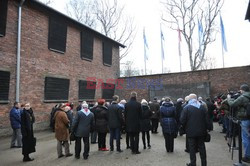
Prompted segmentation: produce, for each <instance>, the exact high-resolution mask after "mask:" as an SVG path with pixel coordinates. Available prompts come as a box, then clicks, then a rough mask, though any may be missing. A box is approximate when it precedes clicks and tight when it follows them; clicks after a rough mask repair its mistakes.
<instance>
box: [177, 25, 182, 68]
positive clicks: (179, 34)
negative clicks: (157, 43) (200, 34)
mask: <svg viewBox="0 0 250 166" xmlns="http://www.w3.org/2000/svg"><path fill="white" fill-rule="evenodd" d="M177 31H178V39H179V43H178V49H179V57H180V72H181V30H180V29H178V30H177Z"/></svg>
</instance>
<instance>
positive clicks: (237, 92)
mask: <svg viewBox="0 0 250 166" xmlns="http://www.w3.org/2000/svg"><path fill="white" fill-rule="evenodd" d="M228 94H229V95H230V96H231V98H232V99H234V100H235V99H237V98H238V97H239V96H240V95H241V93H240V91H228Z"/></svg>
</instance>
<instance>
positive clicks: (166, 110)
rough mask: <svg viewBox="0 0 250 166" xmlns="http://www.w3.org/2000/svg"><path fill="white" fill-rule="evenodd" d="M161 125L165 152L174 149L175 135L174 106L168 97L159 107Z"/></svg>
mask: <svg viewBox="0 0 250 166" xmlns="http://www.w3.org/2000/svg"><path fill="white" fill-rule="evenodd" d="M160 117H161V127H162V132H163V135H164V138H165V147H166V150H167V152H173V151H174V138H175V137H176V135H177V122H176V119H175V118H176V108H175V106H174V104H173V102H172V101H171V99H170V98H169V97H166V98H165V101H164V102H163V103H162V106H161V108H160Z"/></svg>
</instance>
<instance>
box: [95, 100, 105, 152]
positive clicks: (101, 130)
mask: <svg viewBox="0 0 250 166" xmlns="http://www.w3.org/2000/svg"><path fill="white" fill-rule="evenodd" d="M97 103H98V105H97V106H96V108H95V109H93V113H94V117H95V131H96V132H97V133H98V148H99V151H108V150H109V149H108V148H107V147H106V136H107V133H108V109H107V107H105V106H104V103H105V100H104V99H98V102H97Z"/></svg>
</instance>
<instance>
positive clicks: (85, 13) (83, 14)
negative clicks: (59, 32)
mask: <svg viewBox="0 0 250 166" xmlns="http://www.w3.org/2000/svg"><path fill="white" fill-rule="evenodd" d="M93 10H94V6H93V4H92V2H91V1H89V0H70V1H69V2H68V3H67V4H66V11H67V13H68V15H69V16H70V17H72V18H74V19H76V20H77V21H79V22H81V23H83V24H85V25H87V26H89V27H92V28H94V27H95V24H96V21H95V16H94V13H93V12H92V11H93Z"/></svg>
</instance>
